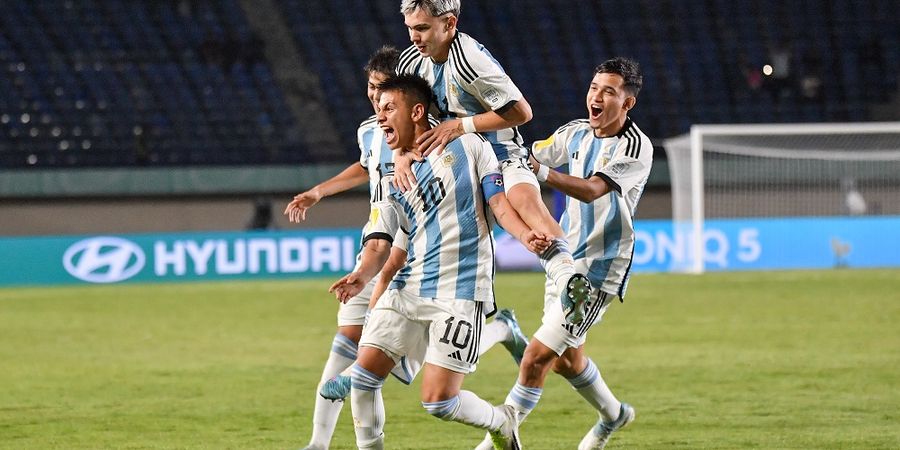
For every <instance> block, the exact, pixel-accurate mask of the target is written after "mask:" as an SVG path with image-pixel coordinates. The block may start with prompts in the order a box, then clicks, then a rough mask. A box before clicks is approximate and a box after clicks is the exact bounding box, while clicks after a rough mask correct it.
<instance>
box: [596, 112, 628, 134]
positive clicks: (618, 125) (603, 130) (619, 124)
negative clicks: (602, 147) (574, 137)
mask: <svg viewBox="0 0 900 450" xmlns="http://www.w3.org/2000/svg"><path fill="white" fill-rule="evenodd" d="M627 119H628V118H627V117H622V118H621V119H619V120H617V121H615V122H613V123H611V124H609V126H605V127H604V126H601V127H600V128H594V137H596V138H608V137H612V136H615V135H617V134H619V133H620V132H621V131H622V128H623V127H624V126H625V122H626V121H627Z"/></svg>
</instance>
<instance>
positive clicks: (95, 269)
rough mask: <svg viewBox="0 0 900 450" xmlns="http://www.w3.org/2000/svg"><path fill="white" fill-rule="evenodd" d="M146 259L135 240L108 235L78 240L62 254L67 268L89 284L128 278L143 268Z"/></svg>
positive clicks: (74, 275)
mask: <svg viewBox="0 0 900 450" xmlns="http://www.w3.org/2000/svg"><path fill="white" fill-rule="evenodd" d="M144 261H145V257H144V252H143V251H142V250H141V248H140V247H138V246H137V245H136V244H135V243H134V242H131V241H128V240H125V239H121V238H116V237H105V236H104V237H95V238H90V239H84V240H82V241H78V242H76V243H75V244H73V245H72V246H71V247H69V248H68V249H67V250H66V253H65V254H63V266H64V267H65V268H66V271H67V272H69V274H71V275H72V276H73V277H75V278H78V279H81V280H84V281H87V282H90V283H115V282H118V281H125V280H127V279H129V278H131V277H133V276H135V275H137V273H138V272H140V271H141V269H143V268H144Z"/></svg>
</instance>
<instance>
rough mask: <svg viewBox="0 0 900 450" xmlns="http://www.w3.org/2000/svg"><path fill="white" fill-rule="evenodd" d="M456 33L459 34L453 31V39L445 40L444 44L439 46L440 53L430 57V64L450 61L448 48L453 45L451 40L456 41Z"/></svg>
mask: <svg viewBox="0 0 900 450" xmlns="http://www.w3.org/2000/svg"><path fill="white" fill-rule="evenodd" d="M456 33H459V31H454V32H453V37H451V38H450V39H448V40H447V42H444V43H443V44H442V45H441V51H440V52H438V54H436V55H434V56H432V57H431V62H433V63H435V64H443V63H445V62H447V60H448V59H450V46H451V45H453V40H454V39H456Z"/></svg>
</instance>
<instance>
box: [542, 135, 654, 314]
mask: <svg viewBox="0 0 900 450" xmlns="http://www.w3.org/2000/svg"><path fill="white" fill-rule="evenodd" d="M532 152H533V155H534V157H535V159H537V160H538V162H540V163H542V164H546V165H547V166H550V167H560V166H562V165H566V164H568V166H569V175H571V176H573V177H580V178H590V177H592V176H599V177H600V178H603V180H604V181H606V182H607V183H608V184H609V185H610V187H611V188H612V191H611V192H610V193H609V194H607V195H604V196H602V197H600V198H598V199H597V200H594V201H593V202H591V203H584V202H581V201H578V200H575V199H573V198H570V197H566V210H565V212H564V213H563V216H562V218H561V219H560V225H561V226H562V229H563V231H564V232H565V233H566V238H567V239H568V241H569V248H570V249H571V250H572V256H573V257H574V258H575V266H576V270H578V271H579V272H581V273H586V274H587V277H588V279H589V280H591V283H592V284H593V285H594V286H597V287H599V288H600V290H601V291H603V292H606V293H609V294H613V295H618V296H619V298H624V297H625V289H626V287H627V284H628V273H629V270H630V269H631V259H632V256H633V254H634V213H635V211H636V209H637V204H638V201H639V200H640V198H641V194H642V193H643V192H644V186H645V185H646V184H647V178H648V177H649V176H650V166H651V164H652V163H653V145H652V144H651V143H650V139H649V138H648V137H647V136H646V135H645V134H644V133H643V132H641V130H640V129H639V128H638V126H637V125H636V124H635V123H634V122H632V121H631V119H630V118H628V119H626V120H625V125H624V126H623V127H622V130H621V131H620V132H619V133H618V134H616V135H615V136H610V137H605V138H598V137H595V136H594V133H593V130H592V129H591V127H590V125H589V124H588V120H587V119H579V120H574V121H572V122H569V123H568V124H566V125H563V126H562V127H560V128H559V129H558V130H556V132H554V133H553V135H551V136H550V137H549V138H547V139H545V140H543V141H538V142H535V143H534V145H533V146H532Z"/></svg>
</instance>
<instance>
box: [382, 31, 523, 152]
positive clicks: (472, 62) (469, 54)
mask: <svg viewBox="0 0 900 450" xmlns="http://www.w3.org/2000/svg"><path fill="white" fill-rule="evenodd" d="M397 73H398V74H415V75H419V76H421V77H422V78H425V79H426V80H428V83H429V84H431V89H432V91H433V92H434V96H435V105H436V109H437V116H438V118H439V119H440V120H442V121H443V120H448V119H452V118H457V117H468V116H473V115H475V114H479V113H483V112H487V111H496V110H498V109H501V108H503V107H504V106H506V105H508V104H509V103H510V102H514V101H520V100H522V98H523V97H522V92H520V91H519V88H518V87H516V85H515V84H514V83H513V82H512V80H511V79H510V78H509V76H508V75H507V74H506V71H504V70H503V67H501V66H500V63H498V62H497V60H496V59H494V57H493V56H491V52H489V51H488V50H487V49H486V48H484V46H483V45H481V44H480V43H479V42H478V41H476V40H475V39H473V38H472V37H471V36H469V35H467V34H465V33H463V32H460V31H457V32H456V36H455V37H454V38H453V42H452V43H451V44H450V55H449V58H448V59H447V61H445V62H444V63H441V64H438V63H435V62H434V61H433V60H432V59H431V58H427V57H425V56H423V55H422V54H421V53H419V50H418V49H417V48H416V46H415V45H411V46H410V47H409V48H407V49H406V50H404V51H403V53H401V54H400V63H399V65H398V66H397ZM480 134H482V135H483V136H484V137H485V138H486V139H487V140H488V141H489V142H490V143H491V147H492V148H493V149H494V153H495V154H496V155H497V158H498V159H499V160H500V161H503V160H505V159H511V158H523V157H527V156H528V151H527V150H526V149H525V148H524V147H522V142H523V141H522V136H521V135H520V134H519V131H518V129H517V128H516V127H513V128H506V129H503V130H498V131H489V132H484V133H480Z"/></svg>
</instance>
